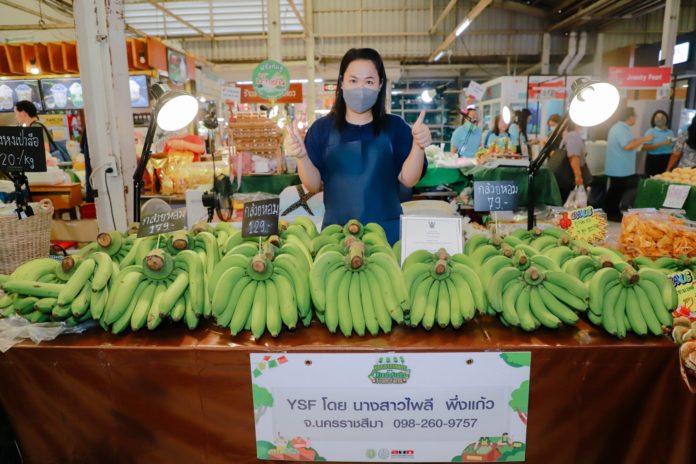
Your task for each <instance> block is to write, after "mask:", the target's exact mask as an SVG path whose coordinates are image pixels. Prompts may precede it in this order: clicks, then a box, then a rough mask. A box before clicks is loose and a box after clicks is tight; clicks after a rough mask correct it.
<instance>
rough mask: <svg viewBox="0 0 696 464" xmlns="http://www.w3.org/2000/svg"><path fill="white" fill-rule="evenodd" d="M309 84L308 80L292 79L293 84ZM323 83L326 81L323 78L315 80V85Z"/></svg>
mask: <svg viewBox="0 0 696 464" xmlns="http://www.w3.org/2000/svg"><path fill="white" fill-rule="evenodd" d="M308 82H309V81H308V80H307V79H290V83H291V84H306V83H308ZM322 82H324V79H322V78H321V77H317V78H316V79H314V83H315V84H321V83H322Z"/></svg>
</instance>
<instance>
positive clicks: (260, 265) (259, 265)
mask: <svg viewBox="0 0 696 464" xmlns="http://www.w3.org/2000/svg"><path fill="white" fill-rule="evenodd" d="M251 268H252V269H253V270H254V272H258V273H259V274H263V273H264V272H265V271H266V257H265V256H259V255H256V256H254V257H253V258H251Z"/></svg>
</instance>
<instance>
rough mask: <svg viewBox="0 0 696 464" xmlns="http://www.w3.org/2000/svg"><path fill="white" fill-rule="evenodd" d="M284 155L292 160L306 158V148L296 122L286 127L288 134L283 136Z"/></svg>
mask: <svg viewBox="0 0 696 464" xmlns="http://www.w3.org/2000/svg"><path fill="white" fill-rule="evenodd" d="M284 145H285V155H286V156H290V157H292V158H296V159H300V158H304V157H305V156H307V148H306V147H305V144H304V141H303V140H302V136H301V135H300V130H299V129H298V128H297V122H296V121H293V122H292V124H291V125H289V126H288V133H287V135H286V136H285V141H284Z"/></svg>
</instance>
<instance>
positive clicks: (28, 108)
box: [15, 100, 38, 118]
mask: <svg viewBox="0 0 696 464" xmlns="http://www.w3.org/2000/svg"><path fill="white" fill-rule="evenodd" d="M15 108H17V111H24V112H25V113H27V114H28V115H29V117H30V118H35V117H36V115H37V114H38V111H37V110H36V106H34V104H33V103H32V102H30V101H29V100H22V101H18V102H17V103H16V104H15Z"/></svg>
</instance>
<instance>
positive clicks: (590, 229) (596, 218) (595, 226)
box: [558, 206, 607, 243]
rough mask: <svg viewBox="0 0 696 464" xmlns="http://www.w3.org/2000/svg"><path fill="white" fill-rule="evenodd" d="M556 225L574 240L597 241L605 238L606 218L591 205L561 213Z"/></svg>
mask: <svg viewBox="0 0 696 464" xmlns="http://www.w3.org/2000/svg"><path fill="white" fill-rule="evenodd" d="M558 225H559V226H560V227H561V229H563V230H565V231H566V232H568V234H569V235H570V236H571V237H573V238H574V239H576V240H584V241H586V242H589V243H597V242H603V241H604V240H606V238H607V218H606V216H605V215H604V214H600V213H598V212H597V211H595V210H594V208H593V207H592V206H588V207H586V208H580V209H574V210H572V211H568V212H564V213H561V217H560V219H559V220H558Z"/></svg>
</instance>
